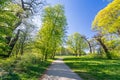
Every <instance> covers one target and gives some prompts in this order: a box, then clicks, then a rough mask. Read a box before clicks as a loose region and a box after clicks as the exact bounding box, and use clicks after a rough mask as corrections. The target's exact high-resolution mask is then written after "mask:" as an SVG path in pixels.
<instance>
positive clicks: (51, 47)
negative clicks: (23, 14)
mask: <svg viewBox="0 0 120 80" xmlns="http://www.w3.org/2000/svg"><path fill="white" fill-rule="evenodd" d="M42 17H43V18H42V28H41V29H40V31H39V34H38V38H37V43H38V44H39V45H38V47H39V48H40V51H41V53H42V54H43V58H44V59H45V60H47V58H48V56H52V57H53V58H54V55H55V53H56V49H57V47H58V46H59V45H60V44H62V41H63V38H64V36H65V33H66V25H67V23H66V17H65V14H64V7H63V6H62V5H59V4H58V5H55V6H54V7H52V6H48V7H46V8H45V9H44V13H43V15H42Z"/></svg>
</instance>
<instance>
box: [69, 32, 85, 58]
mask: <svg viewBox="0 0 120 80" xmlns="http://www.w3.org/2000/svg"><path fill="white" fill-rule="evenodd" d="M67 46H68V47H69V48H70V49H71V50H72V51H73V53H74V54H76V56H81V55H82V52H83V51H84V49H85V48H86V42H85V40H84V39H83V38H82V36H81V35H80V34H79V33H74V34H73V35H71V36H69V37H68V41H67Z"/></svg>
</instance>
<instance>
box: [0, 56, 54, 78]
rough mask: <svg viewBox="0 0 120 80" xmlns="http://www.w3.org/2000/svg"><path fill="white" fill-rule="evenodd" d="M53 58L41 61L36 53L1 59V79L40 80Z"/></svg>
mask: <svg viewBox="0 0 120 80" xmlns="http://www.w3.org/2000/svg"><path fill="white" fill-rule="evenodd" d="M52 61H53V60H48V61H44V62H41V61H40V57H39V56H35V55H34V54H29V56H28V55H24V56H22V57H18V58H15V57H11V58H8V59H4V60H3V59H0V74H3V73H4V72H7V73H6V74H4V75H2V76H0V80H38V79H39V78H40V77H41V75H42V74H43V73H44V71H45V70H46V69H47V68H48V66H49V65H50V64H51V62H52Z"/></svg>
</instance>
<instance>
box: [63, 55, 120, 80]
mask: <svg viewBox="0 0 120 80" xmlns="http://www.w3.org/2000/svg"><path fill="white" fill-rule="evenodd" d="M64 61H65V63H66V64H67V65H68V66H69V67H70V68H71V69H72V70H73V71H74V72H76V73H77V74H78V75H79V76H81V77H82V78H83V79H84V80H120V60H107V59H94V58H87V56H83V57H79V58H76V57H65V58H64Z"/></svg>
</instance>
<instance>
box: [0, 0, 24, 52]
mask: <svg viewBox="0 0 120 80" xmlns="http://www.w3.org/2000/svg"><path fill="white" fill-rule="evenodd" d="M2 1H3V0H2ZM22 12H23V10H22V8H21V7H20V6H19V5H17V4H14V3H11V2H7V4H6V5H4V7H3V8H0V54H7V51H8V50H9V46H8V43H9V40H8V39H7V37H12V34H13V31H14V30H15V28H16V24H17V23H19V22H20V19H19V17H18V16H17V15H18V14H20V13H22Z"/></svg>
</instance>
